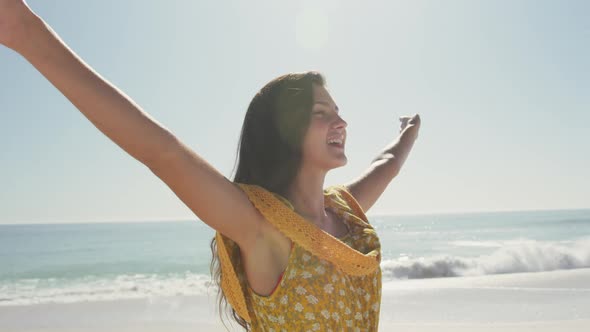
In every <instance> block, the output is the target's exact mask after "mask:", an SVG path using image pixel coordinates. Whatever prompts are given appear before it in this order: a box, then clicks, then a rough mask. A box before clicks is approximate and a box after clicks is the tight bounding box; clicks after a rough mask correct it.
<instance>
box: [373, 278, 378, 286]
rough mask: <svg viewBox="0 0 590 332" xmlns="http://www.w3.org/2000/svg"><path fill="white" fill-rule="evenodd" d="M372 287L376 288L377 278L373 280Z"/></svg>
mask: <svg viewBox="0 0 590 332" xmlns="http://www.w3.org/2000/svg"><path fill="white" fill-rule="evenodd" d="M373 286H374V287H377V278H373Z"/></svg>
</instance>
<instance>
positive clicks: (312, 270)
mask: <svg viewBox="0 0 590 332" xmlns="http://www.w3.org/2000/svg"><path fill="white" fill-rule="evenodd" d="M342 190H344V191H345V190H346V189H345V187H343V186H332V187H329V188H328V189H326V190H325V191H324V195H325V196H324V197H325V199H324V201H325V205H326V207H327V208H330V209H331V210H332V211H334V212H335V213H336V214H337V215H338V216H339V217H340V219H341V220H343V221H344V223H345V224H346V226H347V228H348V230H349V232H348V233H347V234H346V235H345V236H344V237H342V238H335V237H333V236H332V235H330V234H329V233H327V232H325V231H323V230H321V229H320V228H318V227H317V226H315V225H313V224H312V225H313V226H315V227H316V228H317V231H319V232H321V233H323V235H322V237H321V238H320V239H321V241H325V245H326V247H330V246H331V245H332V244H334V243H333V242H334V241H339V242H342V243H344V244H346V245H347V246H349V247H350V248H353V249H354V250H356V251H358V252H360V253H362V254H367V253H370V252H378V255H377V256H378V259H379V260H380V248H381V246H380V243H379V238H378V237H377V234H376V233H375V231H374V229H373V227H372V226H371V225H370V224H369V223H368V222H365V221H364V220H363V218H364V219H366V216H364V214H363V216H362V217H361V216H357V215H355V214H354V213H352V212H353V210H352V208H351V207H350V206H349V205H348V204H347V203H346V201H345V200H344V199H343V197H342V194H343V193H342ZM346 193H348V192H346ZM274 195H275V196H276V197H277V198H279V199H281V201H283V202H284V203H285V204H286V205H287V206H289V207H290V208H291V209H293V207H292V205H291V204H290V203H289V202H288V201H287V200H286V199H284V198H283V197H281V196H279V195H276V194H274ZM348 195H349V196H348V197H352V195H350V193H348ZM310 224H311V223H310ZM238 275H239V278H240V280H241V281H242V282H244V283H245V285H246V286H245V294H246V295H245V301H246V305H247V307H248V312H249V315H250V318H251V322H250V324H251V327H252V331H268V332H273V331H274V332H282V331H289V332H290V331H377V329H378V325H379V312H380V303H381V269H380V268H379V267H378V268H376V269H375V270H374V271H373V272H371V273H369V274H365V275H361V276H358V275H357V276H355V275H350V274H348V273H346V272H344V271H342V270H341V269H339V268H338V267H337V266H336V265H335V264H333V263H332V262H330V261H328V260H326V259H322V258H320V257H317V256H316V255H314V254H313V253H311V252H310V251H308V250H306V249H305V248H303V247H302V246H300V245H299V244H298V243H296V241H292V246H291V253H290V256H289V263H288V265H287V268H286V269H285V271H284V272H283V274H282V275H281V278H280V280H279V281H278V282H277V285H276V286H275V289H274V290H273V292H272V293H271V294H270V295H269V296H262V295H259V294H257V293H256V292H254V291H253V290H252V289H251V288H250V286H249V285H248V282H247V280H246V279H245V274H244V272H243V270H242V269H241V267H240V271H238Z"/></svg>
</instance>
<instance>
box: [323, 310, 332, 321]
mask: <svg viewBox="0 0 590 332" xmlns="http://www.w3.org/2000/svg"><path fill="white" fill-rule="evenodd" d="M321 314H322V316H324V318H326V319H328V318H330V312H329V311H328V310H326V309H324V310H322V312H321Z"/></svg>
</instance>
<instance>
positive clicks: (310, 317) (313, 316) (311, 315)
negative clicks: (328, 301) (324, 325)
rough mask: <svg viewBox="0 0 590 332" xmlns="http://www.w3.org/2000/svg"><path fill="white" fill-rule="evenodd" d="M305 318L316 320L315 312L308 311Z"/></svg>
mask: <svg viewBox="0 0 590 332" xmlns="http://www.w3.org/2000/svg"><path fill="white" fill-rule="evenodd" d="M305 319H307V320H315V315H314V314H313V312H307V313H305Z"/></svg>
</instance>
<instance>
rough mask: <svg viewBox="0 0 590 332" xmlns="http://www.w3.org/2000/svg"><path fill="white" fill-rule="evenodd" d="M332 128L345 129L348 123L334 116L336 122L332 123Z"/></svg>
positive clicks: (338, 116)
mask: <svg viewBox="0 0 590 332" xmlns="http://www.w3.org/2000/svg"><path fill="white" fill-rule="evenodd" d="M334 126H335V127H336V128H346V127H347V126H348V123H347V122H346V121H344V119H343V118H342V117H341V116H340V115H338V114H336V121H334Z"/></svg>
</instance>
